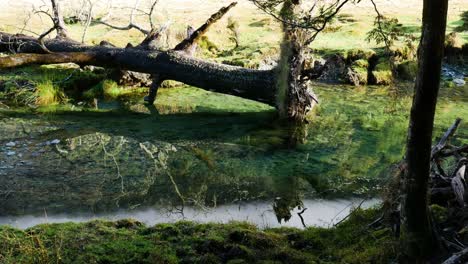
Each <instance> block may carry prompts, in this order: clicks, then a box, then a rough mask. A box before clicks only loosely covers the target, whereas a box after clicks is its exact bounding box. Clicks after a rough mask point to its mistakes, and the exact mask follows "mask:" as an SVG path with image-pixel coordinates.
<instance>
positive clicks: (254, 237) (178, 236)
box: [0, 209, 397, 264]
mask: <svg viewBox="0 0 468 264" xmlns="http://www.w3.org/2000/svg"><path fill="white" fill-rule="evenodd" d="M378 214H379V211H378V210H375V209H370V210H366V211H363V210H357V211H355V212H354V213H353V215H351V217H350V218H349V220H347V221H345V222H343V223H342V224H340V225H339V226H338V227H334V228H331V229H323V228H313V227H312V228H308V229H305V230H299V229H294V228H281V229H267V230H259V229H257V228H256V227H255V226H252V225H250V224H247V223H237V222H233V223H229V224H224V225H223V224H196V223H192V222H178V223H175V224H159V225H156V226H153V227H147V226H145V225H143V224H141V223H139V222H136V221H133V220H120V221H116V222H106V221H100V220H96V221H92V222H89V223H65V224H43V225H39V226H35V227H32V228H29V229H27V230H24V231H22V230H16V229H12V228H9V227H6V226H3V227H0V238H1V239H0V261H1V262H2V263H6V264H7V263H254V262H255V263H301V264H302V263H349V264H350V263H387V262H389V261H392V260H395V258H396V256H397V248H396V242H395V240H394V239H393V238H392V237H391V231H390V229H388V228H384V229H380V230H372V229H369V228H368V227H367V225H368V224H369V223H371V222H372V221H373V220H374V219H375V218H376V217H378Z"/></svg>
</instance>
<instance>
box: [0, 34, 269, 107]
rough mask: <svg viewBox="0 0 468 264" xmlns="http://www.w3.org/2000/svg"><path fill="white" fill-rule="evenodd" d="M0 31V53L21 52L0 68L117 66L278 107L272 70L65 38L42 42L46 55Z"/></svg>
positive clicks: (24, 39) (34, 42) (2, 59)
mask: <svg viewBox="0 0 468 264" xmlns="http://www.w3.org/2000/svg"><path fill="white" fill-rule="evenodd" d="M0 35H1V37H0V52H8V51H14V52H17V53H18V52H19V53H23V54H15V55H11V56H8V57H0V68H11V67H19V66H25V65H31V64H55V63H70V62H72V63H77V64H80V65H94V66H103V67H108V68H119V69H123V70H130V71H136V72H144V73H151V74H159V75H160V76H164V79H165V80H175V81H179V82H183V83H185V84H188V85H192V86H196V87H199V88H202V89H205V90H209V91H214V92H219V93H224V94H231V95H235V96H239V97H242V98H246V99H251V100H255V101H260V102H264V103H267V104H269V105H273V106H275V105H276V101H275V94H276V88H275V87H276V81H275V79H276V78H275V71H274V70H252V69H246V68H241V67H235V66H230V65H224V64H216V63H211V62H207V61H203V60H200V59H196V58H193V57H189V56H187V55H185V54H184V53H183V52H178V51H165V52H162V51H148V50H144V49H139V48H127V49H123V48H115V47H108V46H86V45H82V44H81V43H78V42H75V41H72V40H69V39H51V40H46V41H44V44H45V45H46V46H47V48H48V50H50V51H51V52H53V53H50V54H44V50H43V49H42V48H41V46H40V45H39V43H38V42H37V40H36V39H34V38H32V37H28V36H22V35H10V34H7V33H0Z"/></svg>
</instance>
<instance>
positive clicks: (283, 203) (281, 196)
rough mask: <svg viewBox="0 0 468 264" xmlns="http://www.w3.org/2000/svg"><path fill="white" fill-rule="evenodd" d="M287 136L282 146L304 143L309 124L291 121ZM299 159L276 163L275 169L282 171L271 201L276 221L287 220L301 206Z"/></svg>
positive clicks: (293, 146)
mask: <svg viewBox="0 0 468 264" xmlns="http://www.w3.org/2000/svg"><path fill="white" fill-rule="evenodd" d="M287 128H288V129H287V132H288V133H287V137H286V139H285V144H284V146H285V147H286V148H287V149H294V148H296V147H297V146H298V145H301V144H305V143H306V140H307V135H308V130H309V126H308V125H307V124H304V123H297V124H296V123H291V124H288V126H287ZM301 163H302V161H301V160H288V161H287V163H286V164H285V162H280V163H277V164H278V166H277V168H276V171H279V172H280V173H282V175H280V176H279V177H278V178H277V183H276V184H275V186H276V187H277V189H276V192H277V196H276V198H275V200H274V202H273V211H274V212H275V215H276V218H277V219H278V222H279V223H281V222H282V221H285V222H287V221H289V220H290V219H291V217H292V211H293V210H294V209H295V208H298V209H302V208H303V202H302V199H303V196H304V186H301V181H300V176H301V172H300V171H301V170H300V166H301Z"/></svg>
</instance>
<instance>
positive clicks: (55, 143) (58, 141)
mask: <svg viewBox="0 0 468 264" xmlns="http://www.w3.org/2000/svg"><path fill="white" fill-rule="evenodd" d="M59 143H60V140H58V139H54V140H52V141H50V144H52V145H57V144H59Z"/></svg>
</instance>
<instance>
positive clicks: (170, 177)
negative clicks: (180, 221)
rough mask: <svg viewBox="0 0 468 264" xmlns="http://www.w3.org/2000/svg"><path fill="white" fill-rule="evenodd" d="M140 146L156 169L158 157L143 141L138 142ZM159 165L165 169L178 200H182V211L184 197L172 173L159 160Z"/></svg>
mask: <svg viewBox="0 0 468 264" xmlns="http://www.w3.org/2000/svg"><path fill="white" fill-rule="evenodd" d="M140 148H141V149H142V150H143V151H145V152H146V153H147V154H148V155H149V156H150V158H151V159H152V160H153V161H154V168H155V170H157V169H158V163H157V160H159V161H160V162H161V160H160V159H156V157H155V156H154V154H153V152H151V151H150V150H149V149H148V148H147V147H146V146H145V145H144V144H143V143H140ZM161 165H162V166H163V168H164V169H166V174H167V176H168V177H169V180H170V181H171V183H172V186H174V191H175V192H176V194H177V196H179V198H180V201H181V202H182V211H183V208H184V206H185V198H184V196H183V195H182V193H181V192H180V190H179V187H178V186H177V183H176V182H175V180H174V177H173V176H172V174H171V173H170V172H169V170H168V168H167V166H166V164H164V163H162V162H161Z"/></svg>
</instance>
